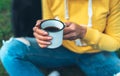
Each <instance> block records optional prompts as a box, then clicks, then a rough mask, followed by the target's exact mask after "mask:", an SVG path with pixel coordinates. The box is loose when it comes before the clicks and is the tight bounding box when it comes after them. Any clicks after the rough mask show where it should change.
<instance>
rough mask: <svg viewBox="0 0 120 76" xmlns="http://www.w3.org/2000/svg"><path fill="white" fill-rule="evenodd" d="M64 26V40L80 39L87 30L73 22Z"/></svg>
mask: <svg viewBox="0 0 120 76" xmlns="http://www.w3.org/2000/svg"><path fill="white" fill-rule="evenodd" d="M65 25H66V27H65V29H64V39H65V40H75V39H82V38H83V37H84V36H85V34H86V31H87V28H86V27H85V26H83V25H78V24H76V23H73V22H66V23H65Z"/></svg>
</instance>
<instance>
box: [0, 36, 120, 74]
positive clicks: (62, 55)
mask: <svg viewBox="0 0 120 76" xmlns="http://www.w3.org/2000/svg"><path fill="white" fill-rule="evenodd" d="M26 39H27V40H28V41H29V42H30V46H28V45H26V44H24V43H22V42H20V41H18V40H16V39H15V38H12V39H10V40H8V41H6V42H5V43H4V45H3V46H2V47H1V50H0V59H1V62H2V64H3V66H4V67H5V69H6V71H7V72H8V74H9V75H10V76H44V74H43V73H42V72H41V71H40V67H44V68H55V67H64V66H70V65H77V66H78V67H79V68H81V69H82V70H83V71H84V72H85V74H86V76H113V75H114V74H117V73H118V72H120V60H119V58H118V57H117V56H116V54H115V53H114V52H99V53H92V54H77V53H74V52H71V51H69V50H68V49H66V48H65V47H63V46H60V47H59V48H57V49H48V48H40V47H39V46H38V44H37V42H36V40H35V39H34V38H26Z"/></svg>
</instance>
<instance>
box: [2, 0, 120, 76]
mask: <svg viewBox="0 0 120 76" xmlns="http://www.w3.org/2000/svg"><path fill="white" fill-rule="evenodd" d="M11 1H12V0H0V47H1V46H2V40H7V39H9V38H10V37H11V36H13V34H12V31H11V19H10V18H11ZM117 53H118V54H119V56H120V51H117ZM64 73H65V72H64ZM0 76H8V75H7V73H6V72H5V70H4V68H3V66H2V64H1V63H0Z"/></svg>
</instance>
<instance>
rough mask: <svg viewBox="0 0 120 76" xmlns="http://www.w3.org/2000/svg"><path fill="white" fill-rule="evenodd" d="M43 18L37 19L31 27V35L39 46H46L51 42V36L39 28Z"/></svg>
mask: <svg viewBox="0 0 120 76" xmlns="http://www.w3.org/2000/svg"><path fill="white" fill-rule="evenodd" d="M42 21H43V20H38V21H37V22H36V25H35V27H33V35H34V36H35V38H36V41H37V42H38V44H39V46H40V47H41V48H46V47H47V46H48V45H50V44H51V42H50V40H51V39H52V37H50V36H48V33H47V32H46V31H44V30H42V29H40V23H41V22H42Z"/></svg>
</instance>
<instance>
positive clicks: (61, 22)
mask: <svg viewBox="0 0 120 76" xmlns="http://www.w3.org/2000/svg"><path fill="white" fill-rule="evenodd" d="M49 20H55V21H58V22H60V23H62V24H63V27H62V28H61V29H60V30H58V31H56V32H59V31H61V30H63V29H64V28H65V24H64V23H63V22H62V21H60V20H56V19H46V20H44V21H42V22H41V23H40V29H43V28H42V27H41V24H42V23H44V22H45V21H49Z"/></svg>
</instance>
